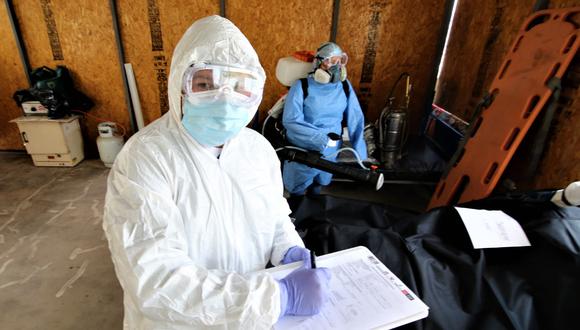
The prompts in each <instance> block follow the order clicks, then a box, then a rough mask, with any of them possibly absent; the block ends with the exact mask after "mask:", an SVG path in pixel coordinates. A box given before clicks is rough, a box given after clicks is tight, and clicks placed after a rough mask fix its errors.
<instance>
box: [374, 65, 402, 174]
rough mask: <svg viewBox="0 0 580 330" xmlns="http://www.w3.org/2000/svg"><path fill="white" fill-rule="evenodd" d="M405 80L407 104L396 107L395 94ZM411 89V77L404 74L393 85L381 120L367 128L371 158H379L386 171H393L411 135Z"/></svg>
mask: <svg viewBox="0 0 580 330" xmlns="http://www.w3.org/2000/svg"><path fill="white" fill-rule="evenodd" d="M403 78H406V83H405V102H404V104H403V105H401V106H395V105H394V103H395V97H394V96H393V94H394V92H395V89H396V87H397V85H398V84H399V82H400V81H401V80H402V79H403ZM411 89H412V84H411V75H409V74H408V73H406V72H404V73H402V74H401V75H400V76H399V78H398V79H397V81H395V83H394V84H393V87H392V88H391V91H390V92H389V95H388V97H387V104H386V105H385V107H384V108H383V111H382V112H381V115H380V116H379V119H378V120H377V121H376V122H375V123H374V124H368V125H367V126H366V127H365V131H364V136H365V140H366V143H367V151H368V154H369V157H375V158H378V160H379V161H380V162H381V164H383V166H384V168H385V169H392V168H393V167H394V166H395V163H396V161H397V160H399V159H400V158H401V152H402V150H403V147H404V146H405V143H406V142H407V138H408V135H409V132H408V129H407V121H408V120H407V111H408V109H409V101H410V100H411ZM377 135H378V139H377ZM375 143H376V144H375Z"/></svg>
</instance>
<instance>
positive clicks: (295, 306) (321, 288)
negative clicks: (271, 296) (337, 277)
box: [278, 261, 331, 317]
mask: <svg viewBox="0 0 580 330" xmlns="http://www.w3.org/2000/svg"><path fill="white" fill-rule="evenodd" d="M307 267H309V261H306V262H305V263H304V266H302V267H301V268H298V269H297V270H295V271H293V272H292V273H290V274H288V276H286V277H284V278H283V279H281V280H279V281H278V284H279V285H280V308H281V312H280V317H282V316H284V315H314V314H318V312H320V309H321V308H322V305H323V304H324V303H325V302H326V300H327V299H328V295H329V293H330V287H329V283H330V277H331V274H330V270H329V269H328V268H316V269H309V268H307Z"/></svg>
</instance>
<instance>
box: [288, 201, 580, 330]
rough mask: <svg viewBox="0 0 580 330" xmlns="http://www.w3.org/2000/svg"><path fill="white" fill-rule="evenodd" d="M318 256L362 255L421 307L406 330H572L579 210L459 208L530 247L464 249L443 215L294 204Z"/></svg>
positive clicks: (576, 309)
mask: <svg viewBox="0 0 580 330" xmlns="http://www.w3.org/2000/svg"><path fill="white" fill-rule="evenodd" d="M293 202H294V205H292V206H293V210H295V212H294V214H293V216H294V217H295V218H296V222H295V225H296V227H297V229H298V230H299V231H300V232H302V234H303V238H304V241H305V244H306V246H307V247H308V248H310V249H313V250H314V251H315V252H316V253H317V254H319V255H321V254H326V253H329V252H334V251H340V250H343V249H347V248H350V247H354V246H358V245H363V246H366V247H368V248H369V249H370V250H371V251H372V252H373V253H374V254H375V255H376V256H377V257H378V258H379V259H380V260H381V261H382V262H383V263H384V264H385V265H386V266H387V267H388V268H389V269H390V270H391V271H392V272H394V273H395V274H396V275H397V276H398V277H399V278H400V279H401V280H402V281H403V282H404V283H405V284H407V286H409V288H410V289H411V290H413V291H414V292H415V293H416V294H417V295H418V296H419V297H421V299H422V300H423V301H424V302H425V303H426V304H427V305H428V306H429V307H430V311H429V316H428V317H427V318H426V319H423V320H421V321H417V322H414V323H412V324H409V325H406V326H404V328H406V329H578V328H579V327H580V326H579V324H580V252H579V251H580V209H578V208H566V209H564V208H559V207H557V206H555V205H553V204H551V203H549V202H537V200H534V199H526V198H515V199H514V198H494V199H488V200H483V201H477V202H471V203H468V204H465V205H462V206H464V207H471V208H478V209H489V210H502V211H504V212H505V213H507V214H508V215H510V216H512V217H513V218H515V219H516V220H517V221H518V222H519V223H520V224H521V225H522V227H523V229H524V231H525V232H526V234H527V236H528V238H529V240H530V242H531V244H532V246H531V247H518V248H501V249H473V246H472V244H471V241H470V239H469V237H468V235H467V231H466V229H465V226H464V225H463V222H462V221H461V218H460V217H459V214H458V213H457V212H456V211H455V209H454V208H452V207H446V208H440V209H436V210H433V211H431V212H428V213H425V214H418V215H417V214H412V213H410V212H408V211H403V210H398V209H394V208H385V207H384V206H381V205H376V204H369V203H365V202H358V201H352V200H346V199H337V198H332V197H329V196H318V197H305V198H304V199H302V200H299V201H296V200H295V201H293Z"/></svg>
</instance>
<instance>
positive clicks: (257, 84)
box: [183, 63, 264, 105]
mask: <svg viewBox="0 0 580 330" xmlns="http://www.w3.org/2000/svg"><path fill="white" fill-rule="evenodd" d="M263 89H264V82H263V81H262V79H260V77H259V76H258V75H256V74H255V73H253V72H252V71H249V70H245V69H239V68H234V67H228V66H221V65H210V64H203V63H201V64H195V65H192V66H190V67H189V68H187V70H186V71H185V74H184V76H183V92H184V94H185V96H186V97H187V99H188V100H189V101H190V102H192V103H194V104H195V103H201V102H211V101H212V100H213V99H214V98H215V96H216V95H221V94H229V95H230V96H231V97H232V98H234V99H235V100H237V101H238V102H239V103H241V104H248V105H251V104H254V103H256V102H259V101H260V99H261V96H262V92H263Z"/></svg>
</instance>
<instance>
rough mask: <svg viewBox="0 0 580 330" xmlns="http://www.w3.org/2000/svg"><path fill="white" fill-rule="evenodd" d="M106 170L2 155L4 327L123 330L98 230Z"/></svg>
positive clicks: (0, 298) (0, 315) (117, 292)
mask: <svg viewBox="0 0 580 330" xmlns="http://www.w3.org/2000/svg"><path fill="white" fill-rule="evenodd" d="M107 174H108V169H107V168H106V167H104V166H103V165H102V163H101V162H100V161H98V160H85V161H83V162H82V163H81V164H79V165H78V166H77V167H74V168H50V167H34V166H33V165H32V161H31V160H30V157H28V155H26V154H21V153H0V311H1V312H0V328H2V329H87V330H88V329H121V328H122V320H123V295H122V290H121V287H120V286H119V284H118V282H117V279H116V277H115V273H114V270H113V264H112V262H111V258H110V254H109V249H108V247H107V242H106V239H105V237H104V234H103V230H102V228H101V221H102V211H103V201H104V197H105V191H106V176H107Z"/></svg>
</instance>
